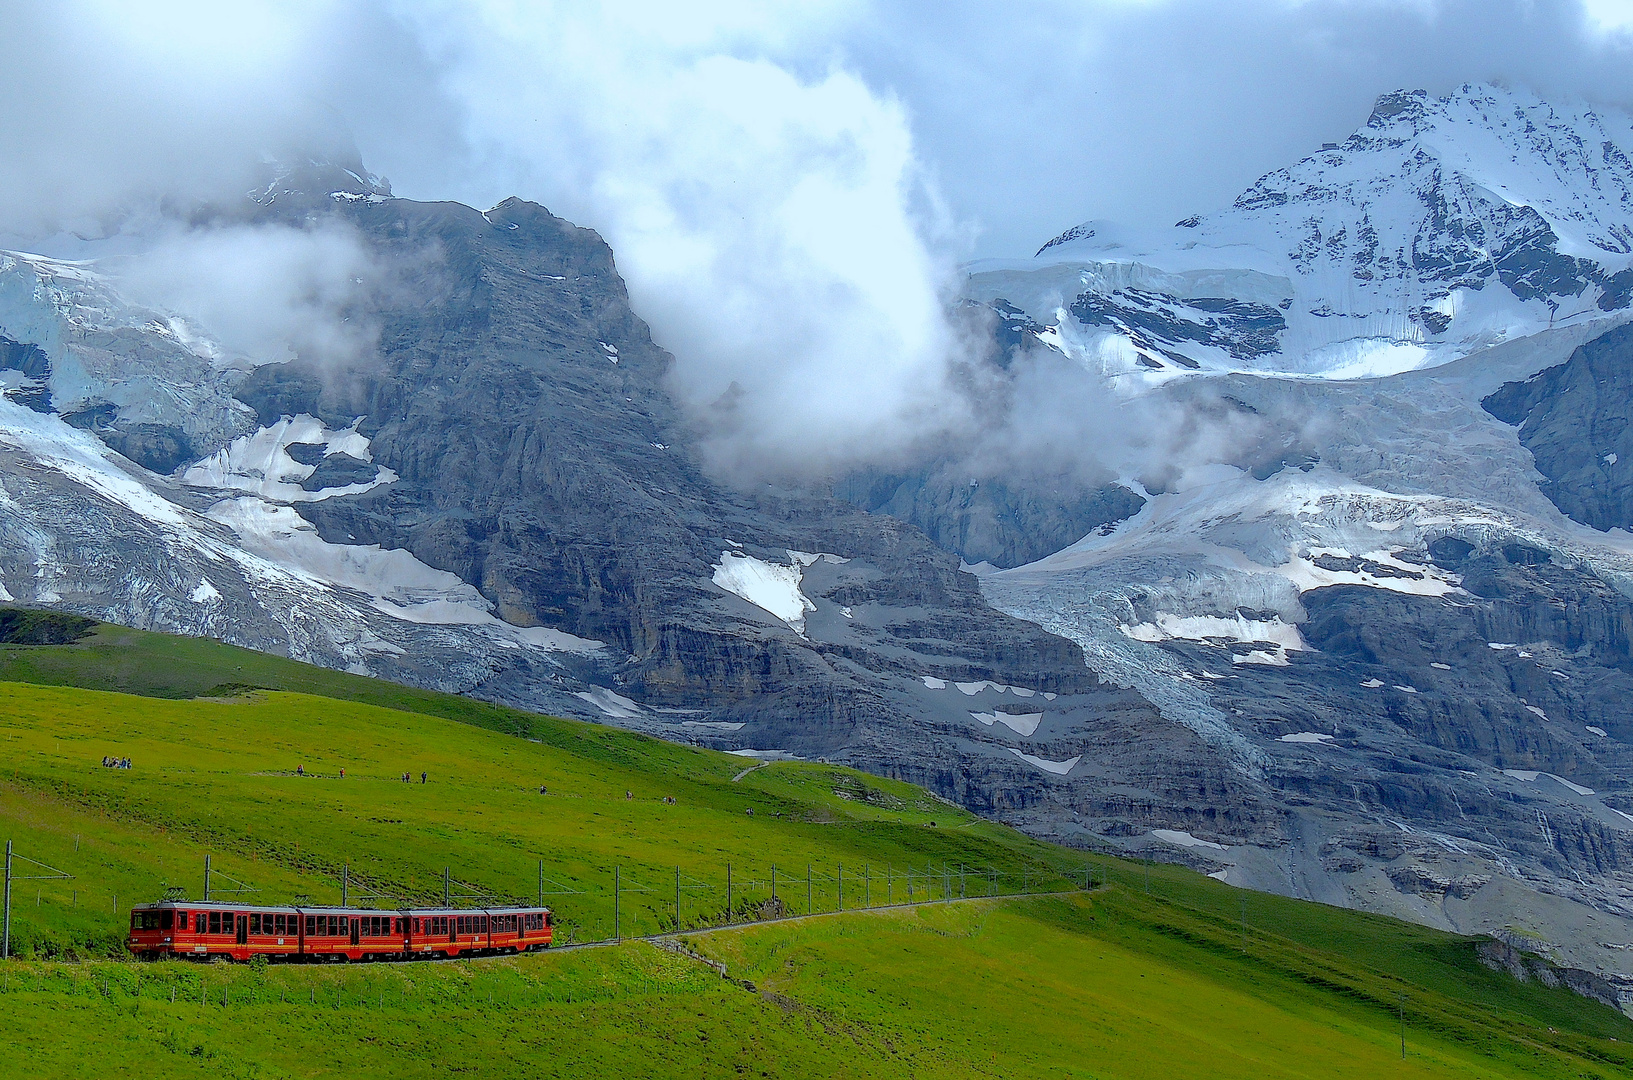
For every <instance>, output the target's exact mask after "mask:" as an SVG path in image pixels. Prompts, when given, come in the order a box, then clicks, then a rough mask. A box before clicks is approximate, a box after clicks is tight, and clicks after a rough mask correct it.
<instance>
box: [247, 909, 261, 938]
mask: <svg viewBox="0 0 1633 1080" xmlns="http://www.w3.org/2000/svg"><path fill="white" fill-rule="evenodd" d="M249 932H250V933H252V934H259V933H260V932H261V913H260V912H259V911H252V912H250V913H249Z"/></svg>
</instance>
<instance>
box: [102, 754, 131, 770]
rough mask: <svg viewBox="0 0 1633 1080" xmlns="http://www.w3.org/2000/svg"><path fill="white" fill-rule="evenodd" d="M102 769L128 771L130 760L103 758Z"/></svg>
mask: <svg viewBox="0 0 1633 1080" xmlns="http://www.w3.org/2000/svg"><path fill="white" fill-rule="evenodd" d="M102 767H103V768H104V769H128V768H130V758H128V757H107V756H104V757H103V758H102Z"/></svg>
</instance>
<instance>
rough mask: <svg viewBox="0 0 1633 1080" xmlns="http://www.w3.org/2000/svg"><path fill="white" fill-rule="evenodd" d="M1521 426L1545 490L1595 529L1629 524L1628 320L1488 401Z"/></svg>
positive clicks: (1632, 500)
mask: <svg viewBox="0 0 1633 1080" xmlns="http://www.w3.org/2000/svg"><path fill="white" fill-rule="evenodd" d="M1484 405H1485V407H1486V409H1487V411H1489V412H1490V413H1491V414H1492V415H1493V416H1495V417H1497V418H1498V419H1499V420H1502V421H1503V422H1504V423H1508V424H1513V425H1515V426H1517V427H1518V428H1519V439H1520V442H1521V444H1523V445H1524V446H1525V448H1526V449H1527V450H1529V451H1531V455H1532V457H1533V458H1534V459H1535V460H1536V467H1537V471H1538V472H1540V473H1541V474H1542V475H1543V477H1544V480H1543V482H1542V485H1541V486H1542V490H1543V493H1544V494H1546V495H1547V496H1548V498H1549V499H1550V500H1551V501H1552V502H1553V504H1554V505H1555V506H1557V507H1559V509H1560V510H1561V511H1562V512H1563V513H1564V514H1565V515H1566V516H1568V517H1570V518H1572V519H1574V520H1576V521H1580V522H1581V523H1582V524H1584V525H1591V526H1592V527H1593V528H1595V529H1627V528H1630V527H1633V422H1630V417H1633V411H1630V408H1633V325H1624V326H1621V327H1618V328H1617V329H1615V330H1612V331H1610V332H1608V333H1606V334H1603V335H1601V336H1600V337H1597V338H1595V339H1594V340H1592V341H1589V342H1587V343H1586V344H1584V345H1582V346H1581V347H1580V348H1578V349H1577V350H1576V351H1575V352H1574V353H1572V354H1571V357H1570V359H1569V360H1567V361H1566V362H1565V363H1563V364H1560V365H1558V366H1557V367H1551V368H1549V369H1547V370H1546V371H1543V372H1541V373H1540V374H1538V375H1535V376H1533V377H1532V378H1530V379H1528V380H1525V381H1523V382H1511V383H1505V384H1504V385H1503V387H1502V388H1501V389H1499V390H1498V391H1497V392H1496V393H1494V394H1492V395H1491V396H1489V397H1487V398H1486V399H1485V402H1484Z"/></svg>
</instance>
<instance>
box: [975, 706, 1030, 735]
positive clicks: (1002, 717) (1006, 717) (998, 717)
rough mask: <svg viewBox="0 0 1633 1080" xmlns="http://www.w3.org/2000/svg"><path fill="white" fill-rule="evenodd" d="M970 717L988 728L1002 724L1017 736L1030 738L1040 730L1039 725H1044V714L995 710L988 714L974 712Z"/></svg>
mask: <svg viewBox="0 0 1633 1080" xmlns="http://www.w3.org/2000/svg"><path fill="white" fill-rule="evenodd" d="M970 716H972V717H974V718H975V719H977V720H979V721H981V723H983V724H985V725H986V726H987V727H991V726H992V725H993V724H1002V725H1004V726H1005V727H1006V728H1009V729H1010V730H1011V731H1013V732H1015V733H1016V734H1017V735H1025V736H1028V737H1030V736H1031V735H1032V733H1033V732H1035V731H1037V730H1038V725H1039V724H1041V723H1043V717H1044V714H1043V713H1006V712H999V711H997V710H996V709H994V710H993V711H992V712H986V713H981V712H972V713H970Z"/></svg>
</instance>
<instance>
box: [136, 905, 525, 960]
mask: <svg viewBox="0 0 1633 1080" xmlns="http://www.w3.org/2000/svg"><path fill="white" fill-rule="evenodd" d="M554 922H555V920H554V916H553V914H552V912H551V911H550V909H549V908H546V907H502V908H482V909H476V910H472V909H468V908H432V909H419V910H402V911H381V910H378V909H369V908H345V907H263V906H253V907H252V906H248V905H241V904H224V903H221V902H219V901H214V902H210V903H203V902H194V901H187V900H162V901H160V902H158V903H156V904H142V905H138V906H137V907H134V908H132V909H131V914H130V937H129V938H128V939H127V941H126V943H125V944H126V948H128V949H129V950H130V951H131V953H132V954H133V955H135V956H137V957H141V958H143V959H155V958H157V957H160V956H176V957H193V958H196V959H211V958H217V957H225V958H228V959H232V960H249V959H251V958H253V957H255V956H266V957H267V958H268V959H275V960H297V961H300V960H304V961H312V962H315V961H324V960H341V961H345V960H401V959H407V958H411V957H422V958H434V959H442V958H447V957H455V956H473V955H491V954H495V953H518V952H529V951H532V950H534V949H543V948H548V947H549V946H550V942H551V939H552V937H553V931H554Z"/></svg>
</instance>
